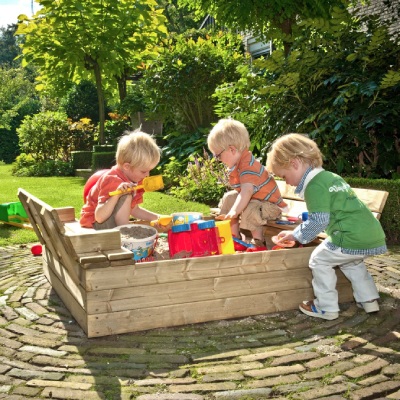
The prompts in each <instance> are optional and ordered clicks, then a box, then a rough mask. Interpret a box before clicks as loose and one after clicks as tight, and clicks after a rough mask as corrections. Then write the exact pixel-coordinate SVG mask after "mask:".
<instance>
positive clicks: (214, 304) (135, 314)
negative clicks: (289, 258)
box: [88, 285, 352, 337]
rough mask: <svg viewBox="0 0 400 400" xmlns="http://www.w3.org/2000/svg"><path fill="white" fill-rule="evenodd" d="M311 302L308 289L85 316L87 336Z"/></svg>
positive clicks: (345, 294)
mask: <svg viewBox="0 0 400 400" xmlns="http://www.w3.org/2000/svg"><path fill="white" fill-rule="evenodd" d="M338 289H339V293H340V301H341V302H347V301H351V300H352V290H351V289H349V287H348V285H346V287H345V288H341V287H338ZM312 298H313V294H312V289H311V288H309V289H298V290H290V291H284V292H277V293H270V294H256V295H246V296H239V297H235V298H230V299H215V300H209V301H204V302H193V303H191V304H188V303H185V304H175V305H167V306H161V307H148V308H143V309H140V310H130V311H120V312H113V313H104V314H95V315H88V326H89V330H88V336H89V337H98V336H105V335H113V334H121V333H127V332H135V331H142V330H147V329H154V328H164V327H172V326H179V325H186V324H193V323H200V322H207V321H216V320H223V319H232V318H240V317H247V316H252V315H260V314H269V313H275V312H281V311H288V310H297V309H298V305H299V304H300V303H301V302H302V301H303V300H307V299H312ZM299 312H300V311H299Z"/></svg>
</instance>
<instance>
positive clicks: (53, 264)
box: [42, 246, 86, 309]
mask: <svg viewBox="0 0 400 400" xmlns="http://www.w3.org/2000/svg"><path fill="white" fill-rule="evenodd" d="M42 257H43V263H46V267H47V268H48V269H51V271H52V273H53V274H54V275H56V276H57V278H58V279H59V280H60V282H61V283H62V284H63V285H64V287H65V288H67V290H68V291H69V292H70V293H71V295H72V297H74V299H75V300H76V301H77V302H78V303H79V305H80V306H81V307H82V308H84V309H86V291H85V290H84V289H83V287H82V286H81V285H78V284H76V282H75V281H74V280H73V279H72V278H71V275H70V274H69V272H68V270H67V269H66V268H65V267H64V265H62V264H61V263H60V262H59V261H58V260H57V259H56V258H54V257H53V255H52V253H51V252H50V251H49V250H48V249H47V247H46V246H43V253H42Z"/></svg>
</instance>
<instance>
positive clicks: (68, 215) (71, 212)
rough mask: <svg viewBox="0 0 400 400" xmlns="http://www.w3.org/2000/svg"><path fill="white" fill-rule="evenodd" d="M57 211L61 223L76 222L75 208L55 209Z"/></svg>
mask: <svg viewBox="0 0 400 400" xmlns="http://www.w3.org/2000/svg"><path fill="white" fill-rule="evenodd" d="M55 210H56V212H57V214H58V217H59V218H60V221H61V222H63V223H65V222H73V221H76V219H75V208H74V207H58V208H55Z"/></svg>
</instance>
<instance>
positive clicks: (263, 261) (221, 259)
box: [82, 247, 314, 291]
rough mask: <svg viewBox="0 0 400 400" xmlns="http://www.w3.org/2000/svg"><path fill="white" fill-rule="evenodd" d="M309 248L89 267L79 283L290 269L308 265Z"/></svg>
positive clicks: (98, 285)
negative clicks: (99, 267)
mask: <svg viewBox="0 0 400 400" xmlns="http://www.w3.org/2000/svg"><path fill="white" fill-rule="evenodd" d="M313 249H314V248H313V247H304V248H299V249H290V250H279V251H261V252H256V253H242V254H227V255H218V256H212V257H198V258H185V259H180V260H163V261H155V262H148V263H137V264H135V265H132V266H131V265H128V266H121V267H113V268H105V269H99V270H96V269H92V270H85V271H83V277H82V282H83V285H84V287H85V289H86V290H88V291H93V290H103V289H116V288H123V287H132V288H133V287H135V286H144V285H150V284H156V283H168V282H176V281H182V280H191V279H201V278H208V277H219V276H227V275H246V274H252V273H260V272H266V271H273V270H285V271H290V270H291V269H296V268H299V267H301V266H305V267H308V260H309V258H310V254H311V252H312V251H313Z"/></svg>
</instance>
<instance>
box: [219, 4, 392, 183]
mask: <svg viewBox="0 0 400 400" xmlns="http://www.w3.org/2000/svg"><path fill="white" fill-rule="evenodd" d="M300 26H301V27H302V30H303V35H301V36H298V37H297V39H296V41H295V42H294V43H293V47H292V51H291V53H290V55H289V56H288V57H286V56H285V54H284V53H283V51H275V52H273V53H272V55H271V57H269V58H267V59H260V60H257V61H255V62H254V68H253V69H252V70H251V71H249V70H247V71H246V70H243V71H242V72H243V74H242V77H241V79H240V80H239V81H238V82H237V83H236V84H232V85H225V86H224V87H221V88H220V90H218V91H217V97H218V101H219V102H218V110H217V112H218V114H219V115H220V116H226V115H232V116H234V117H236V118H238V119H241V120H242V121H243V122H245V123H246V124H247V125H248V126H249V127H250V128H251V129H252V141H253V142H258V143H262V144H263V146H265V145H268V142H269V141H272V140H273V139H275V138H276V137H277V136H280V135H282V134H284V133H288V132H291V131H296V132H301V133H308V134H310V135H311V136H312V137H313V138H315V140H316V141H317V142H318V144H319V145H320V147H321V149H322V150H323V152H324V154H325V156H326V167H327V168H329V169H332V170H336V171H337V172H339V173H341V174H346V175H359V176H381V177H388V176H391V174H392V173H393V172H395V170H396V168H397V166H398V165H399V164H400V158H399V155H400V135H399V131H398V116H399V114H400V96H399V92H400V72H399V71H400V51H399V47H398V45H397V44H396V43H395V42H394V41H393V40H391V38H390V37H389V35H388V30H387V28H386V27H385V26H381V25H378V24H377V23H376V21H375V20H374V19H371V18H369V17H364V18H363V19H359V20H357V19H355V18H353V17H352V16H351V15H350V14H349V13H348V12H347V11H346V10H343V9H339V8H336V9H334V11H333V12H332V18H331V19H330V20H329V21H328V20H322V19H308V20H304V21H302V22H301V24H300ZM361 27H363V29H361Z"/></svg>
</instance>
